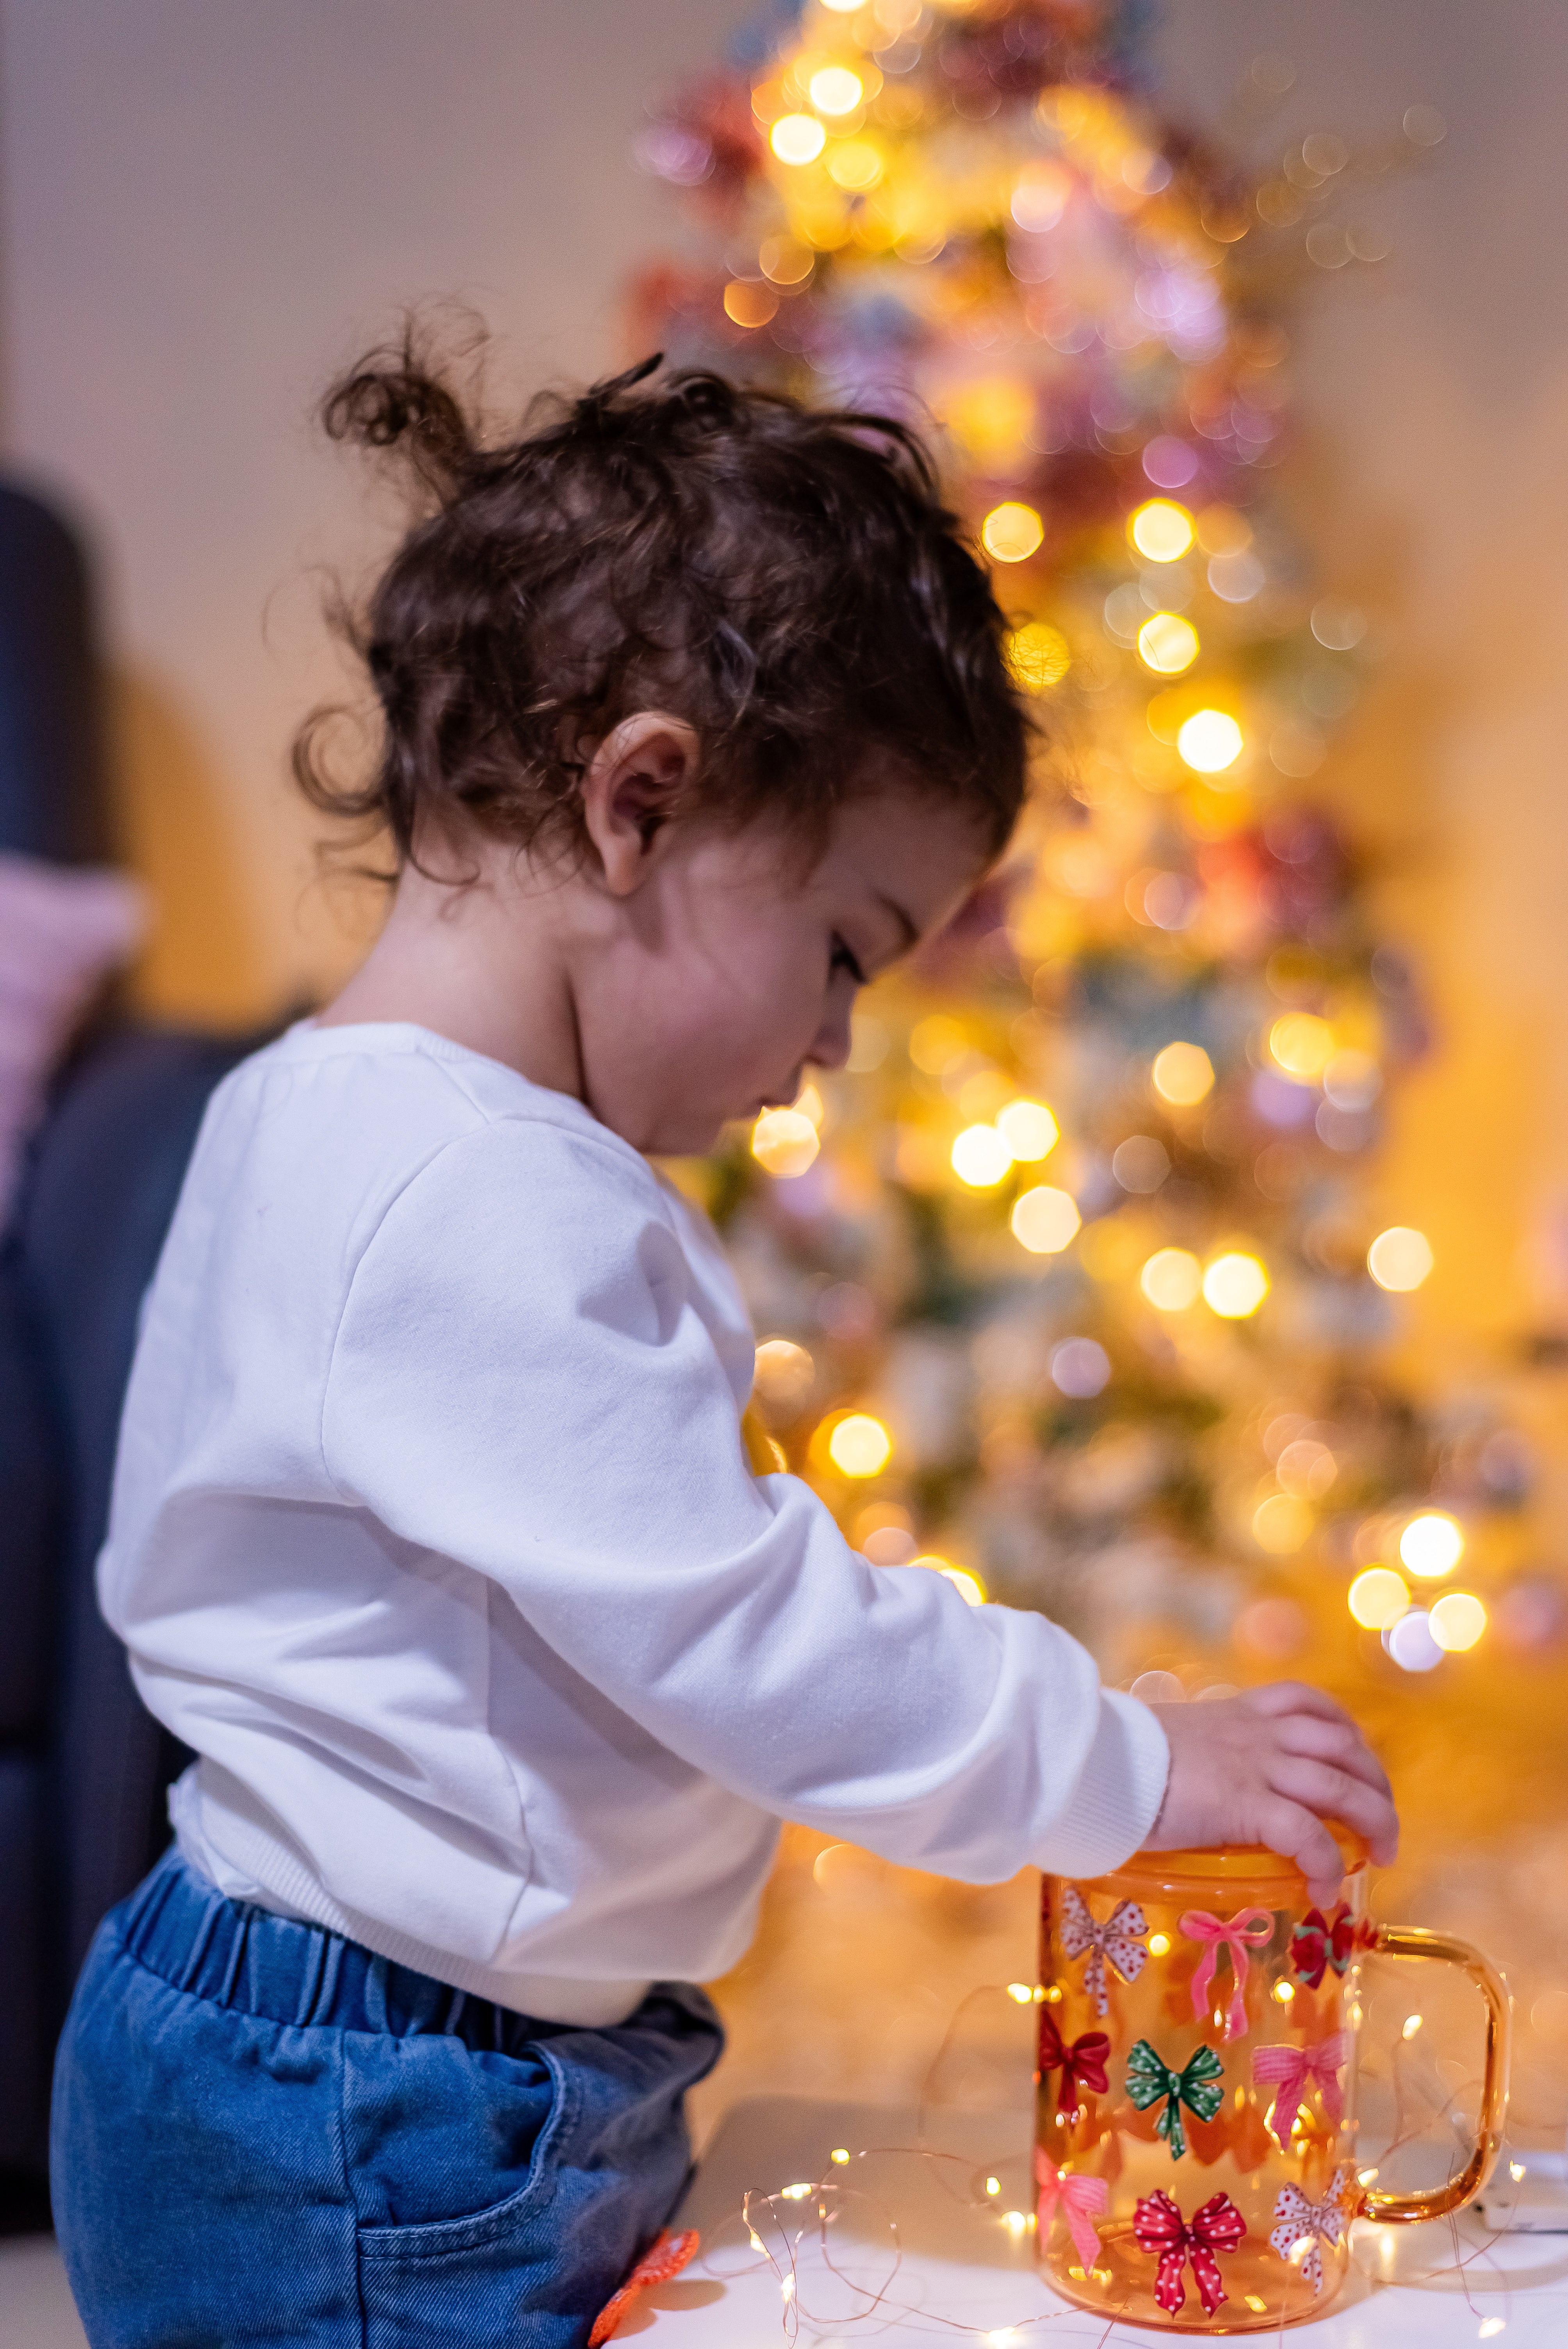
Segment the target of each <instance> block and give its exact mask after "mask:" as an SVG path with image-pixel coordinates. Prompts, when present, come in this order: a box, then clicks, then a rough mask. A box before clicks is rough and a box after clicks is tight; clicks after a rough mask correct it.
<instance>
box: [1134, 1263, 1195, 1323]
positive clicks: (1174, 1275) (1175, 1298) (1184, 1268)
mask: <svg viewBox="0 0 1568 2349" xmlns="http://www.w3.org/2000/svg"><path fill="white" fill-rule="evenodd" d="M1138 1285H1139V1287H1140V1288H1141V1289H1142V1291H1143V1294H1144V1295H1145V1297H1147V1298H1148V1299H1149V1302H1150V1305H1152V1306H1154V1307H1156V1308H1157V1309H1158V1310H1159V1311H1160V1312H1161V1313H1181V1312H1182V1311H1184V1310H1185V1309H1186V1308H1187V1307H1188V1306H1189V1305H1191V1304H1194V1303H1195V1302H1196V1301H1197V1297H1198V1292H1199V1290H1200V1289H1201V1288H1202V1286H1203V1268H1202V1265H1201V1264H1200V1263H1199V1261H1198V1259H1197V1257H1195V1256H1193V1255H1192V1253H1191V1250H1190V1249H1188V1248H1179V1247H1163V1248H1157V1249H1156V1250H1155V1252H1154V1254H1153V1255H1152V1256H1151V1257H1150V1259H1149V1261H1148V1263H1147V1264H1146V1265H1145V1266H1144V1268H1143V1270H1142V1271H1141V1272H1140V1274H1139V1276H1138Z"/></svg>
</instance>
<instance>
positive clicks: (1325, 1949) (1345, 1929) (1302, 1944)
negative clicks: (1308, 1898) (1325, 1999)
mask: <svg viewBox="0 0 1568 2349" xmlns="http://www.w3.org/2000/svg"><path fill="white" fill-rule="evenodd" d="M1355 1951H1356V1929H1355V1927H1354V1926H1353V1925H1352V1923H1351V1921H1350V1911H1349V1909H1347V1908H1346V1905H1345V1903H1344V1901H1343V1900H1341V1901H1339V1902H1338V1903H1337V1905H1336V1907H1335V1908H1334V1909H1331V1911H1330V1912H1329V1914H1328V1915H1327V1916H1325V1915H1324V1913H1323V1911H1322V1909H1308V1910H1307V1912H1306V1914H1305V1917H1304V1918H1303V1919H1302V1920H1301V1922H1300V1924H1299V1925H1297V1926H1296V1928H1295V1930H1294V1932H1293V1933H1292V1934H1291V1937H1290V1961H1291V1964H1292V1966H1293V1967H1294V1968H1295V1973H1296V1976H1297V1979H1298V1980H1299V1981H1301V1982H1307V1983H1309V1984H1310V1985H1311V1987H1312V1988H1313V1989H1314V1990H1315V1989H1316V1988H1317V1985H1318V1983H1319V1982H1321V1981H1322V1980H1323V1973H1324V1968H1325V1967H1326V1966H1332V1967H1333V1968H1334V1971H1335V1972H1336V1974H1342V1973H1343V1972H1344V1971H1345V1969H1346V1966H1347V1965H1348V1964H1349V1963H1350V1961H1351V1958H1352V1957H1353V1956H1354V1954H1355Z"/></svg>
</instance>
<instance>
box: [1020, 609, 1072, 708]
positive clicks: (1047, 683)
mask: <svg viewBox="0 0 1568 2349" xmlns="http://www.w3.org/2000/svg"><path fill="white" fill-rule="evenodd" d="M1006 659H1007V668H1008V673H1009V674H1010V676H1011V677H1012V679H1013V682H1014V684H1015V685H1021V686H1022V687H1023V688H1024V690H1025V691H1026V693H1047V692H1048V691H1049V690H1050V688H1051V687H1052V686H1053V685H1059V684H1060V683H1061V681H1062V679H1063V678H1064V677H1066V675H1067V673H1068V669H1069V668H1071V667H1072V652H1071V649H1070V647H1068V640H1067V638H1066V636H1063V634H1062V632H1061V630H1060V629H1059V628H1053V627H1052V626H1051V625H1050V623H1049V621H1048V620H1026V622H1025V623H1024V626H1022V627H1021V628H1015V629H1014V630H1013V632H1012V634H1011V635H1010V636H1008V638H1007V641H1006Z"/></svg>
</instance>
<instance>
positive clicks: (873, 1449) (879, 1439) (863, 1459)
mask: <svg viewBox="0 0 1568 2349" xmlns="http://www.w3.org/2000/svg"><path fill="white" fill-rule="evenodd" d="M828 1456H829V1458H830V1460H831V1461H832V1464H833V1465H834V1467H835V1468H838V1469H840V1470H841V1471H842V1473H843V1474H844V1475H846V1476H877V1475H881V1474H882V1470H883V1469H884V1468H885V1467H886V1466H887V1464H888V1462H889V1461H890V1460H891V1459H892V1436H891V1435H890V1434H889V1433H888V1432H887V1430H886V1428H885V1427H884V1426H883V1425H882V1422H881V1420H880V1419H873V1418H872V1414H871V1413H870V1412H869V1411H851V1412H848V1413H845V1415H844V1417H843V1418H842V1419H841V1420H840V1421H839V1422H838V1423H837V1425H836V1426H835V1427H834V1429H833V1432H832V1433H831V1434H830V1436H829V1438H828Z"/></svg>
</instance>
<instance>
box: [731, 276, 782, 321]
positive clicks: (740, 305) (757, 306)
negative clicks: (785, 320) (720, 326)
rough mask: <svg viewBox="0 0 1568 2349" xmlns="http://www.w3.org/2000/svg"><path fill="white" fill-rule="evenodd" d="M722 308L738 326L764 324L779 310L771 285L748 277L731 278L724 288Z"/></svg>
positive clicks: (777, 297)
mask: <svg viewBox="0 0 1568 2349" xmlns="http://www.w3.org/2000/svg"><path fill="white" fill-rule="evenodd" d="M724 310H725V316H727V318H731V319H733V320H734V322H735V324H736V325H737V326H766V325H767V324H768V321H769V318H772V317H776V316H778V312H779V296H778V295H777V294H775V292H774V291H773V288H772V286H771V285H755V284H753V282H752V281H751V280H750V279H749V278H745V277H737V278H732V279H731V281H730V283H729V284H728V285H727V286H726V287H725V289H724Z"/></svg>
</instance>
